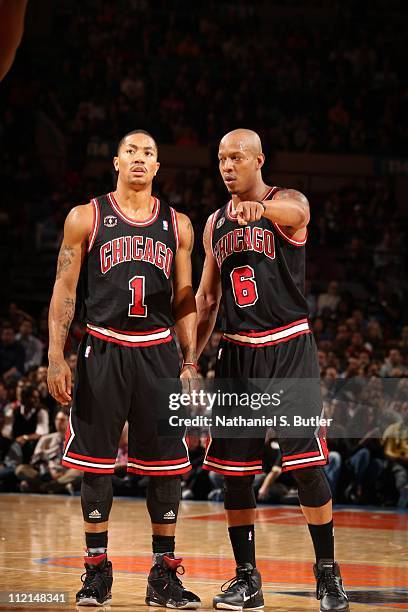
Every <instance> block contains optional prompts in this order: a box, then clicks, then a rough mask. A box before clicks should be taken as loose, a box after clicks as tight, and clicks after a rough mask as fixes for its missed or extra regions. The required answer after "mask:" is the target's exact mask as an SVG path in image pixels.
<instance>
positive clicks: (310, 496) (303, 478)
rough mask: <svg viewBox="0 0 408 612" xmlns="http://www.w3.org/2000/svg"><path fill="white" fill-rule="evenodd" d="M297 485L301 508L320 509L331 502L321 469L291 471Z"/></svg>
mask: <svg viewBox="0 0 408 612" xmlns="http://www.w3.org/2000/svg"><path fill="white" fill-rule="evenodd" d="M292 474H293V477H294V478H295V480H296V482H297V485H298V495H299V501H300V503H301V504H302V506H307V507H309V508H320V506H324V505H325V504H327V502H329V501H330V500H331V497H332V494H331V490H330V485H329V482H328V480H327V477H326V474H325V471H324V469H323V468H321V467H310V468H301V469H299V470H293V472H292Z"/></svg>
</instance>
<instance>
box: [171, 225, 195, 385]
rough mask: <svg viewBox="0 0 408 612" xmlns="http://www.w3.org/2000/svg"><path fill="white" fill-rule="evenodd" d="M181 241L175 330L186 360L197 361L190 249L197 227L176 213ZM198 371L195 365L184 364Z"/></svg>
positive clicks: (175, 284) (176, 272) (175, 283)
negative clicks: (193, 366) (194, 229)
mask: <svg viewBox="0 0 408 612" xmlns="http://www.w3.org/2000/svg"><path fill="white" fill-rule="evenodd" d="M177 221H178V227H179V238H180V244H179V248H178V250H177V254H176V258H175V269H174V281H173V292H174V297H173V313H174V318H175V321H176V325H175V328H176V334H177V337H178V339H179V342H180V346H181V350H182V353H183V358H184V361H186V362H189V363H197V354H196V345H197V313H196V305H195V300H194V293H193V287H192V280H191V253H192V250H193V246H194V231H193V227H192V225H191V222H190V219H189V218H188V217H187V216H186V215H183V214H182V213H177ZM183 370H186V371H187V372H189V374H190V375H195V374H196V370H195V368H191V367H188V366H186V368H183Z"/></svg>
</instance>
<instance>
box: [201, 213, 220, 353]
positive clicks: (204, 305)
mask: <svg viewBox="0 0 408 612" xmlns="http://www.w3.org/2000/svg"><path fill="white" fill-rule="evenodd" d="M211 220H212V217H210V218H209V219H208V221H207V223H206V226H205V229H204V236H203V243H204V249H205V261H204V267H203V272H202V275H201V281H200V286H199V288H198V291H197V295H196V303H197V356H198V357H199V356H200V355H201V353H202V351H203V350H204V348H205V345H206V344H207V342H208V339H209V337H210V336H211V334H212V331H213V329H214V326H215V322H216V320H217V313H218V308H219V306H220V300H221V276H220V271H219V269H218V266H217V262H216V261H215V259H214V255H213V253H212V249H211Z"/></svg>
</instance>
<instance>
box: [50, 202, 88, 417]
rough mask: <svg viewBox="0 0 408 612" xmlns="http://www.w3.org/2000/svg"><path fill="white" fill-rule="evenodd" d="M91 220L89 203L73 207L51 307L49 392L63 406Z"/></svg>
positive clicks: (67, 398) (67, 391)
mask: <svg viewBox="0 0 408 612" xmlns="http://www.w3.org/2000/svg"><path fill="white" fill-rule="evenodd" d="M92 219H93V213H92V208H91V206H90V205H89V204H87V205H85V206H77V207H76V208H73V209H72V210H71V212H70V213H69V214H68V216H67V219H66V221H65V227H64V238H63V242H62V245H61V249H60V252H59V256H58V264H57V275H56V279H55V284H54V291H53V294H52V299H51V304H50V312H49V320H48V326H49V335H50V341H49V350H48V359H49V367H48V389H49V392H50V393H51V395H52V396H53V397H54V398H55V399H56V400H57V401H58V402H60V403H61V404H63V405H66V404H68V403H69V402H70V401H71V395H70V393H71V370H70V369H69V367H68V364H67V363H66V362H65V360H64V346H65V342H66V339H67V336H68V332H69V328H70V326H71V323H72V319H73V318H74V313H75V301H76V288H77V284H78V278H79V272H80V269H81V263H82V260H83V257H84V255H85V250H86V243H87V239H88V236H89V234H90V232H91V228H92Z"/></svg>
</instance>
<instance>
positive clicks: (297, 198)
mask: <svg viewBox="0 0 408 612" xmlns="http://www.w3.org/2000/svg"><path fill="white" fill-rule="evenodd" d="M263 207H265V210H264V209H263ZM236 212H237V215H238V223H239V225H247V223H248V222H249V221H257V220H259V219H260V218H261V217H266V219H269V220H270V221H272V222H273V223H276V224H277V225H279V226H281V227H282V228H283V229H284V231H285V233H286V234H288V236H290V237H291V238H293V239H294V240H303V239H304V238H305V237H306V226H307V224H308V223H309V221H310V212H309V202H308V200H307V198H306V196H304V195H303V193H300V191H296V189H281V190H280V191H277V192H276V193H275V195H274V196H273V198H272V200H266V201H265V202H263V206H262V205H261V204H260V203H259V202H240V203H239V204H238V205H237V207H236Z"/></svg>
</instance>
